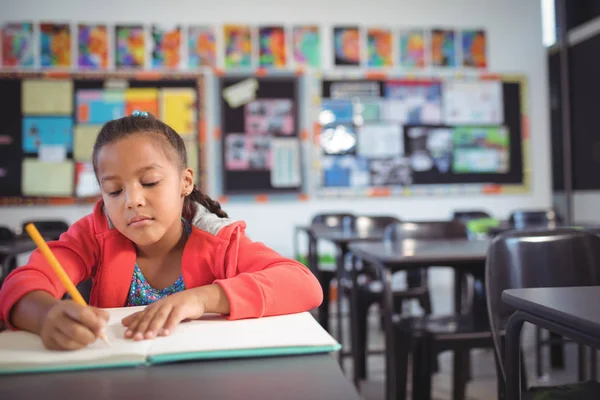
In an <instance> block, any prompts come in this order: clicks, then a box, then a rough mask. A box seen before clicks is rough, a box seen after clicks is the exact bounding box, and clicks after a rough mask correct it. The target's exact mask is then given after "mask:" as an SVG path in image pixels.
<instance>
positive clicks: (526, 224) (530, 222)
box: [508, 209, 561, 229]
mask: <svg viewBox="0 0 600 400" xmlns="http://www.w3.org/2000/svg"><path fill="white" fill-rule="evenodd" d="M508 222H509V223H510V224H511V225H512V226H514V227H515V228H517V229H521V228H530V227H545V226H548V225H550V224H558V223H560V222H561V218H560V216H559V215H558V214H557V213H556V211H554V210H553V209H543V210H515V211H513V212H512V213H511V214H510V217H509V218H508Z"/></svg>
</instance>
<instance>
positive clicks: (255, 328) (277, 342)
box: [150, 312, 338, 356]
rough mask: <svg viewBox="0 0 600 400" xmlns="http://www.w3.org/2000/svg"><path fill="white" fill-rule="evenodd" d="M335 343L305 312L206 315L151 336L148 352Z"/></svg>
mask: <svg viewBox="0 0 600 400" xmlns="http://www.w3.org/2000/svg"><path fill="white" fill-rule="evenodd" d="M337 345H338V343H337V342H336V340H335V339H334V338H333V337H331V335H329V333H327V331H325V330H324V329H323V328H322V327H321V325H319V323H318V322H317V321H316V320H315V319H314V318H313V317H312V315H310V314H309V313H308V312H305V313H299V314H290V315H283V316H276V317H264V318H256V319H244V320H235V321H229V320H226V319H225V318H223V317H221V316H216V315H206V316H204V317H202V318H201V319H200V320H196V321H190V322H185V323H182V324H180V325H179V326H178V327H177V328H176V329H175V330H174V331H173V333H172V334H171V336H168V337H158V338H156V339H154V341H153V342H152V346H151V348H150V356H156V355H164V354H176V353H194V352H212V351H228V350H244V349H263V348H289V347H321V346H331V347H335V346H337Z"/></svg>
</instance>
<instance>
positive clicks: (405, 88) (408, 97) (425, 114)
mask: <svg viewBox="0 0 600 400" xmlns="http://www.w3.org/2000/svg"><path fill="white" fill-rule="evenodd" d="M385 97H386V101H385V102H384V105H383V119H386V120H388V121H396V122H398V123H400V124H439V123H441V121H442V87H441V84H440V82H435V81H388V82H387V83H386V84H385Z"/></svg>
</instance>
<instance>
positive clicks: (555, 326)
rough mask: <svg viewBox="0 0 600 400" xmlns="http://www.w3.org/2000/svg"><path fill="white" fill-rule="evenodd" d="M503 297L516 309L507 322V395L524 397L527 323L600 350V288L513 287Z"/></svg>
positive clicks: (511, 397)
mask: <svg viewBox="0 0 600 400" xmlns="http://www.w3.org/2000/svg"><path fill="white" fill-rule="evenodd" d="M502 300H503V301H504V302H505V303H506V304H508V305H510V306H512V307H514V308H516V309H517V311H515V313H514V314H513V315H512V316H511V317H510V319H509V320H508V324H507V325H506V353H505V354H506V358H505V362H504V365H505V371H506V398H507V399H515V400H518V399H520V398H521V363H520V361H519V359H520V351H521V329H522V328H523V323H524V322H529V323H532V324H534V325H537V326H539V327H541V328H544V329H547V330H549V331H552V332H555V333H557V334H559V335H561V336H566V337H568V338H571V339H573V340H574V341H576V342H578V343H580V344H585V345H588V346H592V347H594V348H596V349H600V308H599V307H598V304H600V287H598V286H592V287H566V288H532V289H510V290H505V291H504V293H503V294H502Z"/></svg>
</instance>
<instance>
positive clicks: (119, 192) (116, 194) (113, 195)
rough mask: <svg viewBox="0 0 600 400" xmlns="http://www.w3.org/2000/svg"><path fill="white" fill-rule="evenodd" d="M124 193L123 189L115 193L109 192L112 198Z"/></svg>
mask: <svg viewBox="0 0 600 400" xmlns="http://www.w3.org/2000/svg"><path fill="white" fill-rule="evenodd" d="M122 191H123V189H119V190H116V191H114V192H108V195H109V196H112V197H117V196H118V195H120V194H121V192H122Z"/></svg>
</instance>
